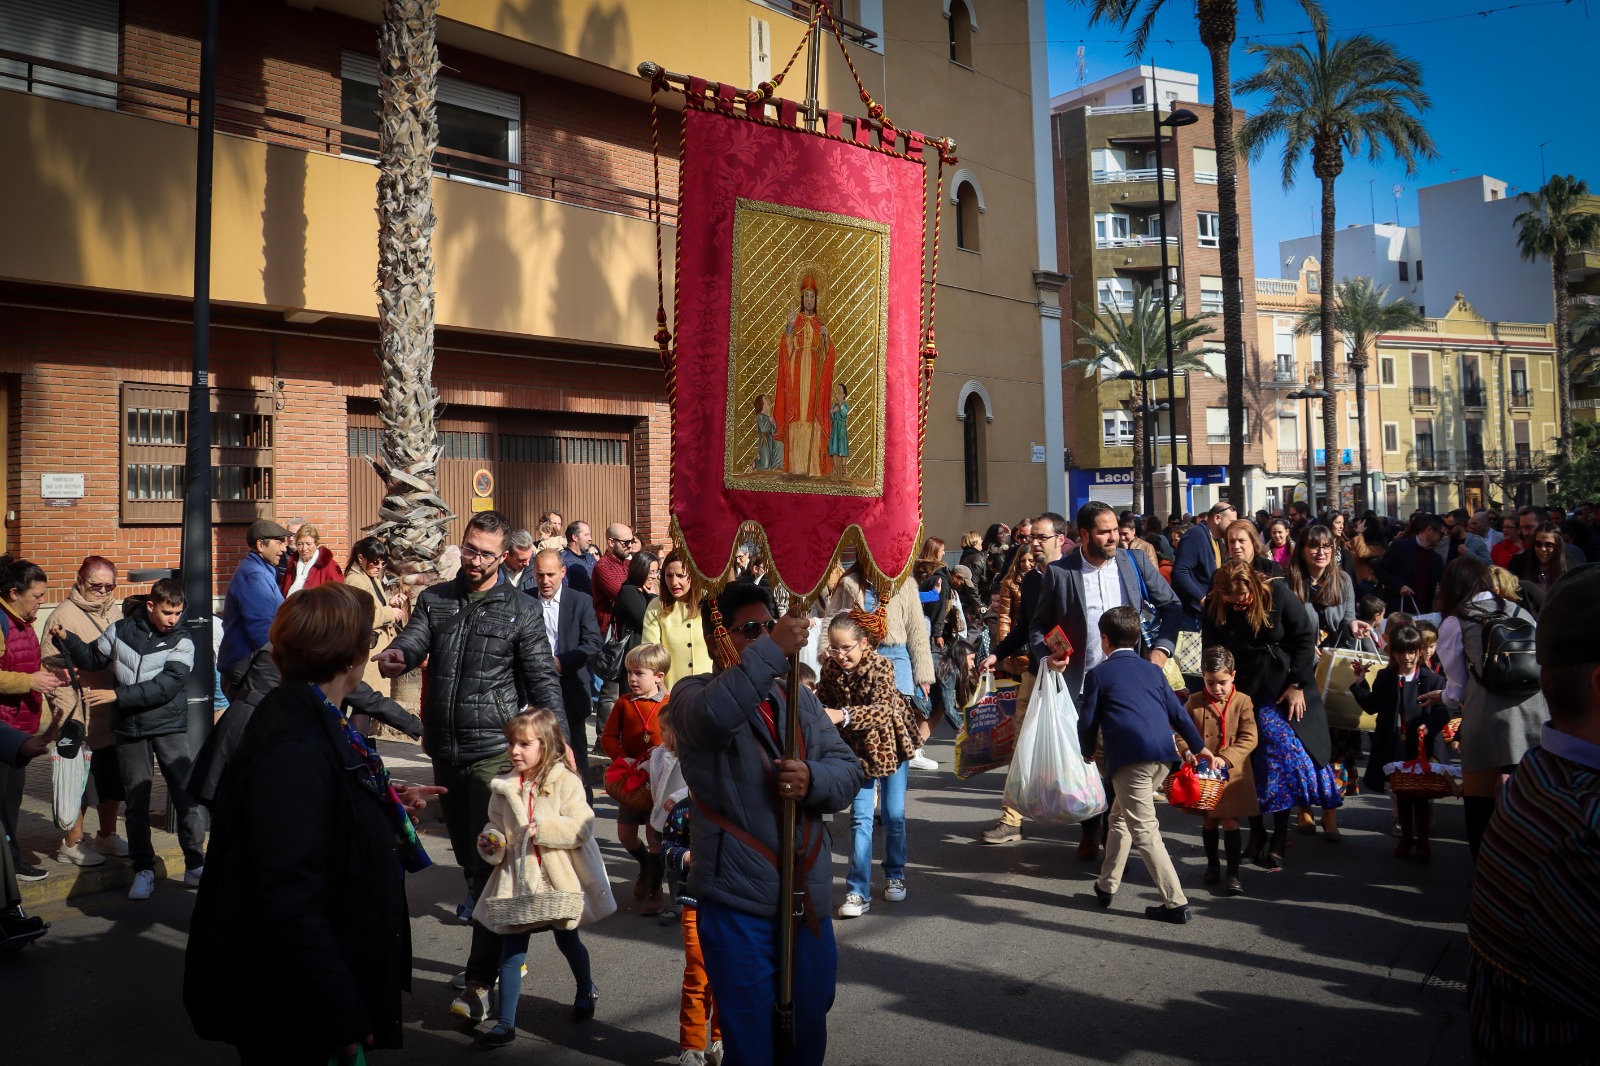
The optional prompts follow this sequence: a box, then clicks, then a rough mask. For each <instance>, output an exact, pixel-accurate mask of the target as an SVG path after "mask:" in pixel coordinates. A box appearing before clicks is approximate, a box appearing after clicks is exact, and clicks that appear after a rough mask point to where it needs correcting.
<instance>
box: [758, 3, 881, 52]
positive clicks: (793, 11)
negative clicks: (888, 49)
mask: <svg viewBox="0 0 1600 1066" xmlns="http://www.w3.org/2000/svg"><path fill="white" fill-rule="evenodd" d="M761 2H762V3H764V4H766V5H767V6H768V7H775V8H777V9H778V10H779V11H781V12H783V13H784V14H785V15H792V16H794V17H795V18H797V19H799V20H800V21H801V22H809V21H810V20H811V4H810V3H809V0H761ZM828 15H829V17H830V18H837V19H838V22H839V31H840V33H841V34H843V36H844V39H845V40H847V41H849V42H850V43H851V44H859V45H863V46H865V47H867V48H878V47H879V46H878V45H876V44H874V43H873V41H875V40H876V39H877V37H878V31H877V30H869V29H867V28H866V27H865V26H863V25H861V24H860V23H859V22H851V21H850V20H849V19H847V18H845V17H844V16H842V15H838V16H835V15H834V14H833V12H831V11H830V12H829V13H828ZM828 32H832V31H831V30H830V31H828Z"/></svg>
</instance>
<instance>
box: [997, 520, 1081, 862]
mask: <svg viewBox="0 0 1600 1066" xmlns="http://www.w3.org/2000/svg"><path fill="white" fill-rule="evenodd" d="M1018 525H1022V526H1025V527H1026V528H1027V530H1028V532H1027V534H1026V535H1025V536H1024V537H1023V538H1022V539H1021V540H1020V541H1019V543H1018V545H1017V550H1018V551H1031V552H1033V553H1034V554H1035V555H1037V556H1038V557H1039V558H1040V559H1041V560H1043V562H1042V563H1041V565H1039V566H1036V567H1034V568H1033V569H1032V570H1030V571H1029V572H1028V573H1027V574H1025V575H1023V578H1022V588H1021V592H1022V610H1021V611H1020V612H1019V614H1018V616H1017V621H1016V623H1015V624H1014V625H1012V627H1011V631H1010V632H1009V633H1007V634H1006V638H1005V639H1004V640H1002V641H1001V642H1000V643H998V644H996V645H995V647H994V651H993V652H992V653H991V654H990V655H989V657H988V658H987V659H985V660H983V665H982V668H983V669H984V670H993V669H994V668H995V665H996V664H997V663H1000V662H1002V661H1004V660H1006V659H1009V658H1011V657H1012V656H1014V655H1024V654H1025V655H1027V667H1026V668H1025V669H1024V670H1023V672H1022V684H1021V685H1020V686H1019V687H1018V688H1017V713H1016V717H1015V718H1014V719H1013V721H1012V726H1013V728H1014V729H1017V730H1020V729H1021V728H1022V719H1023V716H1024V715H1026V714H1027V712H1028V699H1029V697H1030V696H1032V694H1033V683H1034V679H1035V677H1036V676H1037V672H1038V660H1037V659H1036V658H1035V657H1034V656H1033V655H1032V654H1031V653H1030V651H1029V647H1028V620H1029V619H1031V618H1032V617H1033V612H1034V611H1035V610H1036V609H1037V608H1038V604H1039V601H1040V598H1041V596H1042V594H1043V593H1044V590H1045V587H1046V583H1047V582H1048V580H1049V575H1048V574H1047V572H1046V571H1047V570H1048V569H1049V567H1050V565H1051V564H1053V563H1056V562H1058V561H1059V560H1060V559H1061V552H1062V548H1063V546H1064V545H1065V544H1066V543H1067V533H1066V529H1067V520H1066V519H1065V518H1062V517H1061V516H1060V515H1058V514H1055V513H1054V512H1051V511H1046V512H1045V513H1044V514H1042V515H1040V516H1039V517H1038V518H1035V519H1034V520H1033V521H1031V522H1026V523H1020V522H1019V523H1018ZM1021 839H1022V812H1021V811H1019V810H1017V809H1016V808H1015V807H1012V806H1011V805H1010V804H1008V803H1006V802H1005V801H1004V800H1002V801H1001V802H1000V820H999V821H997V822H995V823H994V825H991V826H990V827H989V828H987V829H985V830H984V831H983V832H981V833H979V834H978V840H979V842H980V843H984V844H1010V843H1014V842H1015V841H1018V840H1021Z"/></svg>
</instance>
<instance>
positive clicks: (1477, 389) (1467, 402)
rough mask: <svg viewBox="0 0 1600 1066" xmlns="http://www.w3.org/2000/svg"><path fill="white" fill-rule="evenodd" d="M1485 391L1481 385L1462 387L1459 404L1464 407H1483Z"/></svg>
mask: <svg viewBox="0 0 1600 1066" xmlns="http://www.w3.org/2000/svg"><path fill="white" fill-rule="evenodd" d="M1484 399H1485V390H1484V387H1483V386H1482V385H1463V386H1462V388H1461V403H1462V406H1465V407H1483V406H1484Z"/></svg>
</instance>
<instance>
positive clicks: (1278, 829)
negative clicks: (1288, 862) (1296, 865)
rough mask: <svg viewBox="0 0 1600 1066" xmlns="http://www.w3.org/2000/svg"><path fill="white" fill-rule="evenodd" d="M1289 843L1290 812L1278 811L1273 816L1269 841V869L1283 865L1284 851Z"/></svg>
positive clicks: (1279, 867)
mask: <svg viewBox="0 0 1600 1066" xmlns="http://www.w3.org/2000/svg"><path fill="white" fill-rule="evenodd" d="M1288 844H1289V812H1288V811H1277V812H1275V813H1274V814H1273V816H1272V839H1271V840H1269V841H1268V842H1267V863H1266V865H1267V869H1269V870H1277V869H1281V868H1282V867H1283V853H1284V851H1285V850H1286V849H1287V847H1288Z"/></svg>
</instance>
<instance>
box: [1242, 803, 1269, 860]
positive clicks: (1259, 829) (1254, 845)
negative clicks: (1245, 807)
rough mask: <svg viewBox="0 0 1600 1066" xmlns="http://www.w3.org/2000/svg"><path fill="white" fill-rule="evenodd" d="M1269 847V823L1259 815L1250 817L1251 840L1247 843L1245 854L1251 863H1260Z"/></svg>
mask: <svg viewBox="0 0 1600 1066" xmlns="http://www.w3.org/2000/svg"><path fill="white" fill-rule="evenodd" d="M1266 846H1267V821H1266V819H1265V818H1263V817H1261V815H1259V814H1252V815H1251V816H1250V839H1249V840H1246V841H1245V844H1244V854H1245V857H1246V858H1248V859H1249V860H1250V861H1251V862H1260V861H1261V853H1262V851H1264V850H1265V849H1266Z"/></svg>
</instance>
